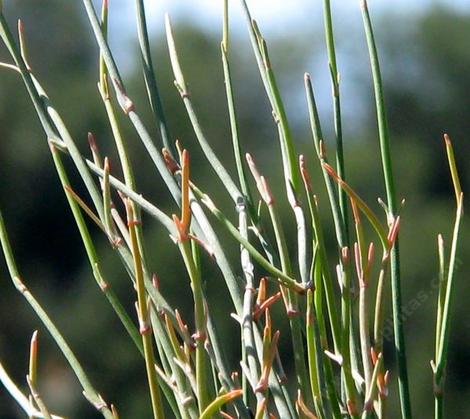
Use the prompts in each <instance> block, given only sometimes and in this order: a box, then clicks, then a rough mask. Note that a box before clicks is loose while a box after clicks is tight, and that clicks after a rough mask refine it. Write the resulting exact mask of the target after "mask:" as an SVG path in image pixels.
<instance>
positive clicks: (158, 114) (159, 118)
mask: <svg viewBox="0 0 470 419" xmlns="http://www.w3.org/2000/svg"><path fill="white" fill-rule="evenodd" d="M135 8H136V20H137V34H138V38H139V46H140V54H141V58H142V69H143V72H144V79H145V86H146V87H147V95H148V98H149V102H150V106H151V108H152V111H153V114H154V117H155V121H156V123H157V126H158V128H159V130H160V135H161V137H162V143H163V146H164V147H165V148H166V149H167V150H168V151H169V152H170V153H171V154H172V155H174V154H175V153H174V146H173V142H172V141H171V136H170V133H169V131H168V124H167V122H166V117H165V113H164V112H163V105H162V101H161V98H160V92H159V89H158V84H157V80H156V77H155V70H154V66H153V62H152V55H151V50H150V42H149V36H148V31H147V18H146V16H145V6H144V1H143V0H135Z"/></svg>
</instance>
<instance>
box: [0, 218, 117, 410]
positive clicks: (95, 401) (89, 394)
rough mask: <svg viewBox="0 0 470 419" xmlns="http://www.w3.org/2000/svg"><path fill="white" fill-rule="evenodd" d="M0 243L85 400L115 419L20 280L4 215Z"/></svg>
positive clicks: (0, 222) (0, 220)
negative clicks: (81, 390)
mask: <svg viewBox="0 0 470 419" xmlns="http://www.w3.org/2000/svg"><path fill="white" fill-rule="evenodd" d="M0 241H1V244H2V249H3V254H4V256H5V260H6V262H7V265H8V270H9V272H10V276H11V279H12V281H13V285H14V286H15V287H16V289H17V290H18V291H19V292H20V293H21V294H22V295H23V297H24V298H25V299H26V301H27V302H28V303H29V305H30V306H31V308H32V309H33V310H34V311H35V313H36V314H37V316H38V317H39V319H40V320H41V322H42V323H43V324H44V326H45V327H46V329H47V330H48V331H49V333H50V334H51V336H52V338H53V339H54V341H55V342H56V344H57V346H58V347H59V349H60V350H61V351H62V353H63V354H64V356H65V358H66V359H67V362H68V363H69V365H70V367H71V368H72V370H73V371H74V373H75V375H76V377H77V378H78V381H79V382H80V384H81V386H82V388H83V394H84V396H85V398H86V399H87V400H88V401H89V402H90V403H91V404H92V405H93V406H94V407H95V408H96V409H97V410H98V411H99V412H100V413H101V414H102V415H103V417H105V418H106V419H114V416H113V413H112V412H111V410H110V408H109V407H108V405H107V404H106V402H105V401H104V400H103V398H102V397H101V395H100V394H99V393H98V392H97V391H96V390H95V388H94V387H93V385H92V384H91V381H90V380H89V378H88V376H87V374H86V373H85V371H84V370H83V368H82V366H81V364H80V362H79V361H78V359H77V358H76V356H75V354H74V353H73V352H72V350H71V349H70V346H69V345H68V344H67V342H66V341H65V339H64V337H63V336H62V334H61V333H60V332H59V330H58V329H57V327H56V326H55V325H54V323H53V322H52V320H51V319H50V318H49V316H48V315H47V313H46V312H45V311H44V309H43V308H42V307H41V305H40V304H39V303H38V301H37V300H36V298H35V297H34V296H33V295H32V294H31V292H30V291H29V289H28V288H26V285H25V284H24V283H23V281H22V280H21V278H20V274H19V271H18V268H17V266H16V262H15V259H14V256H13V252H12V250H11V245H10V240H9V238H8V235H7V231H6V228H5V223H4V220H3V215H2V214H1V213H0Z"/></svg>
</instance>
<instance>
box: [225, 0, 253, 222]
mask: <svg viewBox="0 0 470 419" xmlns="http://www.w3.org/2000/svg"><path fill="white" fill-rule="evenodd" d="M228 41H229V37H228V0H225V1H224V24H223V37H222V44H221V52H222V64H223V70H224V81H225V93H226V96H227V106H228V112H229V119H230V128H231V131H232V144H233V154H234V156H235V163H236V166H237V173H238V180H239V182H240V187H241V190H242V192H243V195H245V198H246V199H247V201H248V204H249V205H248V206H249V208H252V207H253V205H252V199H251V193H250V189H249V187H248V182H247V180H246V173H245V165H244V163H243V158H242V151H241V145H240V137H239V131H238V122H237V114H236V109H235V101H234V98H233V88H232V78H231V72H230V65H229V61H228V51H229V50H228V46H229V44H228ZM251 212H253V211H251ZM252 218H254V217H253V214H252Z"/></svg>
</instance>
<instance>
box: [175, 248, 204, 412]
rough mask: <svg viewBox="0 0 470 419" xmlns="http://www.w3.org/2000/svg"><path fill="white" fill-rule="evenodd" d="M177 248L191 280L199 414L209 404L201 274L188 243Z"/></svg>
mask: <svg viewBox="0 0 470 419" xmlns="http://www.w3.org/2000/svg"><path fill="white" fill-rule="evenodd" d="M179 248H180V251H181V254H182V256H183V259H184V264H185V266H186V270H187V271H188V274H189V277H190V280H191V289H192V292H193V297H194V315H195V325H196V385H197V399H198V406H199V413H202V412H203V411H204V409H205V408H206V407H207V406H208V405H209V403H210V401H209V393H208V377H207V370H206V353H205V349H204V342H205V340H206V314H205V308H204V294H203V292H202V284H201V274H200V272H199V271H198V270H197V269H196V265H195V264H194V259H193V256H192V253H191V246H190V243H189V242H188V241H187V240H185V241H183V242H180V243H179Z"/></svg>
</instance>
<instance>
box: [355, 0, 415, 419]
mask: <svg viewBox="0 0 470 419" xmlns="http://www.w3.org/2000/svg"><path fill="white" fill-rule="evenodd" d="M361 10H362V17H363V21H364V29H365V33H366V38H367V45H368V48H369V57H370V64H371V69H372V77H373V82H374V92H375V103H376V110H377V122H378V127H379V140H380V154H381V157H382V168H383V174H384V180H385V189H386V194H387V207H388V212H389V214H388V215H389V217H393V218H395V216H396V212H397V204H396V197H395V186H394V180H393V171H392V157H391V153H390V137H389V131H388V123H387V116H386V111H385V103H384V94H383V86H382V76H381V73H380V64H379V58H378V54H377V47H376V43H375V39H374V33H373V29H372V22H371V19H370V15H369V10H368V7H367V1H366V0H361ZM390 265H391V277H392V309H393V329H394V337H395V353H396V358H397V364H398V387H399V393H400V406H401V414H402V417H403V418H404V419H410V418H411V417H412V413H411V401H410V392H409V385H408V369H407V360H406V351H405V335H404V332H403V322H402V317H401V311H402V301H401V300H402V297H401V281H400V253H399V246H398V239H397V240H396V241H395V244H394V246H393V248H392V251H391V262H390Z"/></svg>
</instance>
